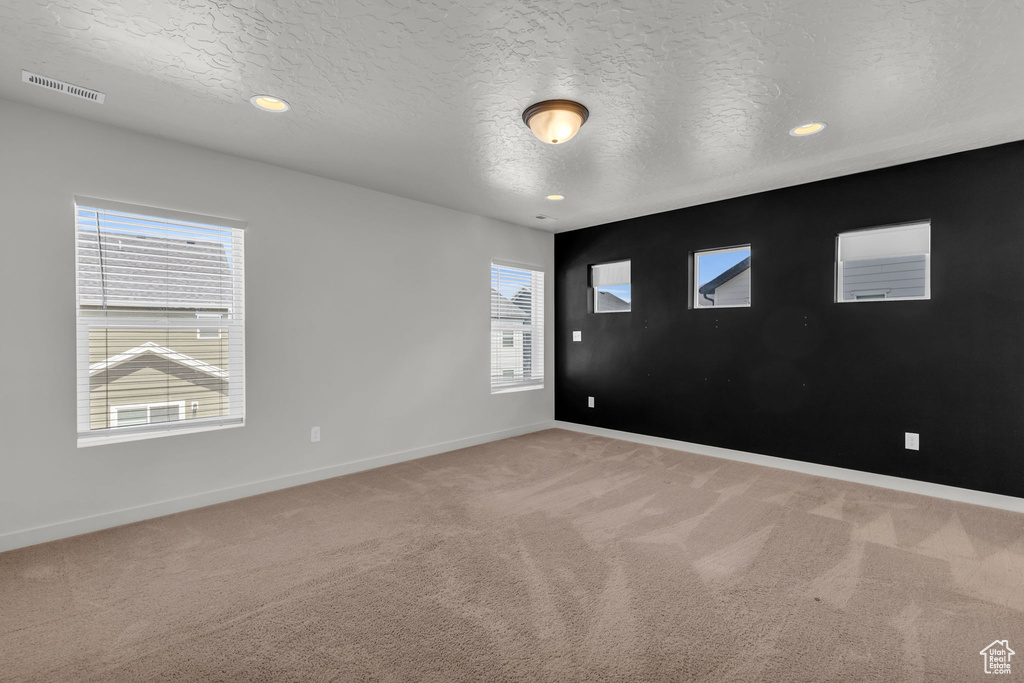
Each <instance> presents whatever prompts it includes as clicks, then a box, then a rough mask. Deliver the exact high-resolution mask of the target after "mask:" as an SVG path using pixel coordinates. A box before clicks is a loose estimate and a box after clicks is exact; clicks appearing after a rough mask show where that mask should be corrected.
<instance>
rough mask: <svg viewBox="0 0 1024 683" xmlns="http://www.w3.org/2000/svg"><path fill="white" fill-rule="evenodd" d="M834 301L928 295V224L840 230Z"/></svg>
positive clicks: (924, 297)
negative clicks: (842, 231) (849, 230)
mask: <svg viewBox="0 0 1024 683" xmlns="http://www.w3.org/2000/svg"><path fill="white" fill-rule="evenodd" d="M836 252H837V256H836V260H837V268H836V300H837V301H839V302H850V301H890V300H907V299H927V298H929V297H930V296H931V291H930V288H931V268H930V257H931V224H930V223H927V222H922V223H914V224H907V225H900V226H892V227H885V228H871V229H868V230H855V231H851V232H844V233H840V234H839V235H838V237H837V239H836Z"/></svg>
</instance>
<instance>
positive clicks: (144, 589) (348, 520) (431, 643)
mask: <svg viewBox="0 0 1024 683" xmlns="http://www.w3.org/2000/svg"><path fill="white" fill-rule="evenodd" d="M996 639H1000V640H1002V639H1007V640H1008V641H1009V645H1010V647H1011V648H1013V649H1015V650H1016V651H1018V652H1020V653H1021V654H1020V655H1017V657H1020V662H1019V663H1018V662H1017V661H1016V658H1014V661H1012V667H1013V674H1012V675H1011V676H1001V677H1000V680H1017V679H1024V517H1022V516H1021V515H1015V514H1013V513H1008V512H1001V511H997V510H992V509H987V508H981V507H975V506H971V505H965V504H959V503H951V502H948V501H942V500H938V499H933V498H927V497H922V496H915V495H911V494H904V493H898V492H894V491H890V490H886V489H878V488H872V487H868V486H860V485H856V484H847V483H842V482H838V481H833V480H828V479H821V478H816V477H811V476H806V475H801V474H795V473H791V472H785V471H780V470H774V469H768V468H762V467H757V466H753V465H745V464H740V463H734V462H730V461H725V460H717V459H714V458H707V457H702V456H697V455H692V454H688V453H682V452H678V451H671V450H666V449H659V448H653V447H648V446H638V445H636V444H632V443H628V442H624V441H615V440H611V439H606V438H601V437H594V436H586V435H582V434H576V433H573V432H568V431H563V430H549V431H545V432H540V433H537V434H531V435H528V436H523V437H518V438H515V439H508V440H505V441H499V442H495V443H492V444H487V445H483V446H478V447H475V448H468V449H464V450H460V451H455V452H452V453H446V454H443V455H438V456H434V457H431V458H426V459H422V460H416V461H412V462H408V463H403V464H400V465H394V466H391V467H386V468H382V469H377V470H372V471H369V472H363V473H360V474H354V475H350V476H346V477H340V478H336V479H330V480H327V481H323V482H318V483H315V484H309V485H306V486H301V487H297V488H293V489H288V490H284V491H278V492H275V493H270V494H266V495H262V496H257V497H253V498H248V499H245V500H241V501H236V502H232V503H226V504H223V505H217V506H213V507H208V508H204V509H201V510H194V511H191V512H186V513H182V514H178V515H172V516H169V517H163V518H160V519H156V520H151V521H147V522H141V523H138V524H133V525H129V526H125V527H120V528H117V529H111V530H108V531H102V532H97V533H94V534H89V535H86V536H79V537H76V538H72V539H68V540H64V541H57V542H54V543H47V544H44V545H39V546H35V547H32V548H26V549H23V550H17V551H13V552H8V553H3V554H0V680H4V681H47V682H51V681H60V682H62V681H151V680H161V681H162V680H166V681H172V680H173V681H446V682H447V681H558V682H560V683H564V682H567V681H637V682H641V681H673V682H676V681H744V682H748V681H780V682H783V681H784V682H789V681H816V682H821V681H922V682H923V681H928V682H933V681H957V682H960V681H972V680H983V679H988V678H989V677H987V676H986V675H985V674H984V673H983V664H984V662H983V658H982V657H981V655H980V654H979V652H980V650H981V649H982V648H984V647H985V646H986V645H988V644H989V643H991V642H992V641H994V640H996Z"/></svg>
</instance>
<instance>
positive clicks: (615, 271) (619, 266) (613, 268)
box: [592, 261, 632, 287]
mask: <svg viewBox="0 0 1024 683" xmlns="http://www.w3.org/2000/svg"><path fill="white" fill-rule="evenodd" d="M631 263H632V262H631V261H616V262H615V263H601V264H598V265H596V266H593V271H592V272H593V275H592V278H593V280H594V282H593V286H594V287H612V286H615V285H628V284H629V282H630V275H631V273H630V264H631Z"/></svg>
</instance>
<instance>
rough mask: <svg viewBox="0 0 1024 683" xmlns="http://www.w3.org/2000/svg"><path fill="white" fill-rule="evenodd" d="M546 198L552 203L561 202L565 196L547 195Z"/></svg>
mask: <svg viewBox="0 0 1024 683" xmlns="http://www.w3.org/2000/svg"><path fill="white" fill-rule="evenodd" d="M547 198H548V199H550V200H551V201H553V202H560V201H562V200H563V199H565V195H561V194H549V195H548V197H547Z"/></svg>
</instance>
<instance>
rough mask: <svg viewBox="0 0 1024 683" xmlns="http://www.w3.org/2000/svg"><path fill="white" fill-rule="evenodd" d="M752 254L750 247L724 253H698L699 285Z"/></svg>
mask: <svg viewBox="0 0 1024 683" xmlns="http://www.w3.org/2000/svg"><path fill="white" fill-rule="evenodd" d="M748 256H750V249H742V250H740V251H730V252H726V253H724V254H700V253H698V254H697V258H698V259H699V266H700V268H699V272H698V275H699V276H700V281H699V282H698V283H697V286H698V287H700V286H701V285H705V284H707V283H708V282H711V281H712V280H714V279H715V278H716V277H718V276H719V275H721V274H722V273H724V272H725V271H727V270H729V269H730V268H732V267H733V266H735V265H736V264H737V263H739V262H740V261H742V260H743V259H745V258H747V257H748Z"/></svg>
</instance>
